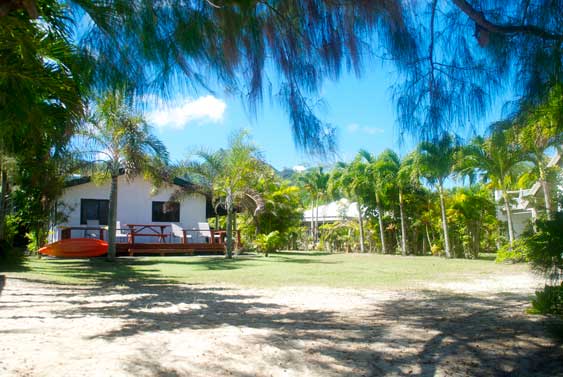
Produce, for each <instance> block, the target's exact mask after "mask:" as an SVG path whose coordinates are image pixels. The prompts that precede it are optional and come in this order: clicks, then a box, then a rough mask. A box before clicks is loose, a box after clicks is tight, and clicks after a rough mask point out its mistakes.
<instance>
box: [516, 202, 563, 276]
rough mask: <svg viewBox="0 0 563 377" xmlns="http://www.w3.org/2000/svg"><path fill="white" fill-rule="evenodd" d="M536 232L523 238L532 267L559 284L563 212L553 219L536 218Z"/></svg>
mask: <svg viewBox="0 0 563 377" xmlns="http://www.w3.org/2000/svg"><path fill="white" fill-rule="evenodd" d="M536 228H537V232H536V233H535V234H533V235H531V236H529V237H527V238H525V239H524V242H525V243H526V246H527V248H528V258H529V260H530V263H531V264H532V267H533V269H534V270H535V271H536V272H538V273H540V274H542V275H543V276H544V277H545V278H546V279H548V280H550V281H551V283H552V285H559V284H560V283H561V281H562V279H563V213H557V214H555V216H554V218H553V220H538V221H537V222H536Z"/></svg>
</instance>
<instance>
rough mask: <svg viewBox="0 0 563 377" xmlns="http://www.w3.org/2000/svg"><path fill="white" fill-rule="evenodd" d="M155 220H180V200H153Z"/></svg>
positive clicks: (153, 218)
mask: <svg viewBox="0 0 563 377" xmlns="http://www.w3.org/2000/svg"><path fill="white" fill-rule="evenodd" d="M152 221H153V222H175V223H177V222H179V221H180V203H178V202H152Z"/></svg>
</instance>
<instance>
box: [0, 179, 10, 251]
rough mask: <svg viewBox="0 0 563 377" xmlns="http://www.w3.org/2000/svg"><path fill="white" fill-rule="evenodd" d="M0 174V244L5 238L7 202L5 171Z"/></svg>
mask: <svg viewBox="0 0 563 377" xmlns="http://www.w3.org/2000/svg"><path fill="white" fill-rule="evenodd" d="M0 174H2V178H1V179H2V188H1V190H2V193H1V195H2V196H0V243H1V242H3V241H4V240H5V238H6V234H5V229H6V214H7V208H6V207H7V200H8V174H7V172H6V169H2V170H1V172H0Z"/></svg>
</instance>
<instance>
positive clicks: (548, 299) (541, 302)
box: [530, 285, 563, 315]
mask: <svg viewBox="0 0 563 377" xmlns="http://www.w3.org/2000/svg"><path fill="white" fill-rule="evenodd" d="M530 311H531V312H532V313H537V314H557V315H563V285H559V286H552V285H546V286H545V287H544V288H543V290H541V291H536V298H535V299H533V300H532V309H531V310H530Z"/></svg>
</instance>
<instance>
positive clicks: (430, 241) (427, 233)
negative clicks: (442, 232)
mask: <svg viewBox="0 0 563 377" xmlns="http://www.w3.org/2000/svg"><path fill="white" fill-rule="evenodd" d="M424 227H425V228H426V239H427V240H428V248H429V249H430V253H432V239H431V238H430V231H429V230H428V224H424Z"/></svg>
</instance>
